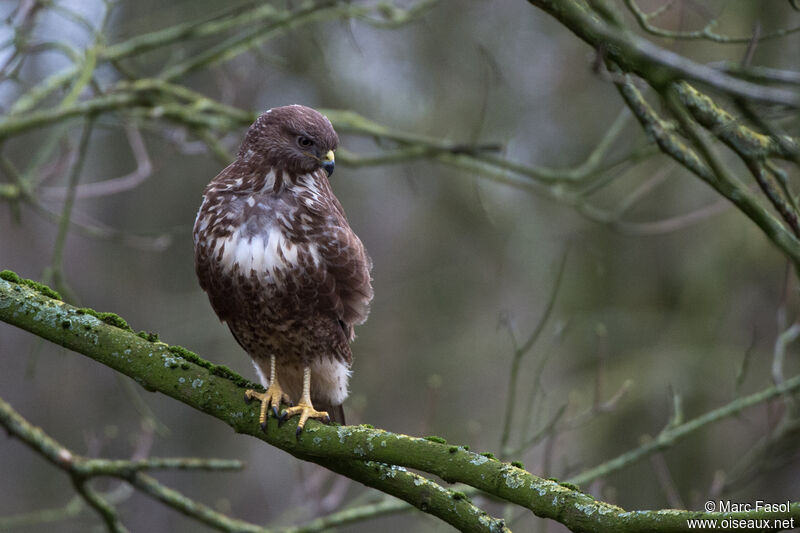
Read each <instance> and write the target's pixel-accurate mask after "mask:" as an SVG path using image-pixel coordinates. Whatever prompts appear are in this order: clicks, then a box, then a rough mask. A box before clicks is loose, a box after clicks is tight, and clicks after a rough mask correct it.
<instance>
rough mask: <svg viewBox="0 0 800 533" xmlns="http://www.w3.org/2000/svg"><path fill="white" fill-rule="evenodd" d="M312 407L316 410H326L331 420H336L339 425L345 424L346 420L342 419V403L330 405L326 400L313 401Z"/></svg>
mask: <svg viewBox="0 0 800 533" xmlns="http://www.w3.org/2000/svg"><path fill="white" fill-rule="evenodd" d="M314 409H317V410H318V411H327V412H328V416H330V417H331V422H338V423H339V424H341V425H343V426H344V425H345V424H346V422H345V421H344V407H342V404H339V405H331V404H329V403H326V402H316V401H315V402H314Z"/></svg>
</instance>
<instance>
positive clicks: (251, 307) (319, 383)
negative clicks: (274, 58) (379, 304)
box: [193, 105, 372, 435]
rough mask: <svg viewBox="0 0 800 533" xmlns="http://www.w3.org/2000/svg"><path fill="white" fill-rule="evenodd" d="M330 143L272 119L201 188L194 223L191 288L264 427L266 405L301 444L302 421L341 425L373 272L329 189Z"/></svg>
mask: <svg viewBox="0 0 800 533" xmlns="http://www.w3.org/2000/svg"><path fill="white" fill-rule="evenodd" d="M338 144H339V138H338V136H337V135H336V132H335V131H334V129H333V126H332V125H331V123H330V121H329V120H328V119H327V118H326V117H325V116H323V115H322V114H320V113H319V112H317V111H315V110H314V109H311V108H308V107H305V106H300V105H291V106H285V107H276V108H273V109H270V110H269V111H267V112H266V113H263V114H262V115H261V116H259V117H258V119H257V120H256V121H255V122H254V123H253V125H252V126H250V129H249V130H248V131H247V135H246V136H245V139H244V142H243V143H242V146H241V148H240V149H239V153H238V155H237V156H236V160H235V161H234V162H233V163H231V164H230V165H228V167H226V168H225V169H224V170H223V171H222V172H220V173H219V175H217V177H215V178H214V179H213V180H211V183H209V184H208V186H207V187H206V189H205V191H204V194H203V203H202V204H201V206H200V210H199V211H198V213H197V219H196V220H195V223H194V231H193V238H194V259H195V270H196V272H197V277H198V278H199V280H200V286H201V287H202V288H203V290H204V291H206V293H207V294H208V298H209V300H210V301H211V306H212V307H213V308H214V311H215V312H216V314H217V316H218V317H219V318H220V320H221V321H223V322H224V323H225V324H227V326H228V328H229V329H230V330H231V333H233V336H234V337H235V338H236V340H237V341H238V342H239V344H240V345H241V346H242V348H244V349H245V351H246V352H247V353H248V354H249V355H250V357H251V358H252V359H253V364H254V365H255V368H256V371H257V372H258V375H259V377H260V378H261V382H262V383H263V384H264V386H265V387H266V392H265V393H260V392H257V391H254V390H248V391H246V392H245V399H246V400H247V401H250V400H252V399H254V398H255V399H258V400H260V401H261V416H260V422H261V427H262V428H263V429H266V421H267V416H268V409H269V408H270V407H271V408H272V412H273V414H274V416H275V417H276V418H279V419H280V420H281V421H284V420H286V419H287V418H288V417H291V416H296V415H299V416H300V419H299V421H298V423H297V434H298V435H299V434H300V432H301V431H302V430H303V427H304V426H305V423H306V421H307V420H308V419H309V418H314V419H319V420H321V421H323V422H329V421H330V420H331V419H333V420H335V421H337V422H339V423H341V424H344V423H345V419H344V411H343V409H342V402H343V401H344V399H345V398H346V397H347V381H348V378H349V376H350V365H351V362H352V357H353V356H352V352H351V351H350V342H351V341H352V340H353V338H354V333H353V326H355V325H357V324H361V323H363V322H364V321H365V320H366V319H367V314H368V312H369V303H370V301H371V300H372V285H371V281H370V270H371V269H372V263H371V261H370V258H369V256H368V255H367V252H366V250H365V249H364V245H363V244H362V243H361V241H360V240H359V239H358V237H357V236H356V234H355V233H353V230H352V229H350V225H349V224H348V222H347V217H346V216H345V214H344V210H343V209H342V206H341V204H340V203H339V201H338V200H337V199H336V197H335V196H334V195H333V192H332V191H331V186H330V183H329V181H328V177H329V176H330V175H331V173H332V172H333V167H334V155H333V152H334V150H335V149H336V147H337V145H338ZM281 402H285V403H287V404H289V405H290V407H289V408H288V409H286V410H284V411H283V412H282V413H280V415H279V406H280V404H281ZM292 402H296V405H294V404H293V403H292Z"/></svg>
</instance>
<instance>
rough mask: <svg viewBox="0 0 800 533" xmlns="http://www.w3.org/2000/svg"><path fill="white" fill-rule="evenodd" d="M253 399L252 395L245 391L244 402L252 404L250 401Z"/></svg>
mask: <svg viewBox="0 0 800 533" xmlns="http://www.w3.org/2000/svg"><path fill="white" fill-rule="evenodd" d="M252 401H253V399H252V398H251V397H250V395H249V394H247V393H246V392H245V393H244V403H246V404H247V405H250V402H252Z"/></svg>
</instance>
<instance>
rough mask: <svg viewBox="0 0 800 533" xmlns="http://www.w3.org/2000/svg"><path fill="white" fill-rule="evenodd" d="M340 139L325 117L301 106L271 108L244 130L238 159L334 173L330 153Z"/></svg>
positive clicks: (300, 170) (290, 169)
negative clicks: (244, 133)
mask: <svg viewBox="0 0 800 533" xmlns="http://www.w3.org/2000/svg"><path fill="white" fill-rule="evenodd" d="M338 145H339V137H338V136H337V135H336V132H335V131H334V129H333V125H331V122H330V120H328V119H327V117H325V116H324V115H322V114H321V113H319V112H318V111H315V110H314V109H311V108H310V107H305V106H302V105H289V106H284V107H274V108H272V109H270V110H269V111H267V112H265V113H263V114H262V115H261V116H260V117H258V119H257V120H256V121H255V122H254V123H253V125H252V126H250V129H249V130H248V131H247V135H246V136H245V139H244V142H243V143H242V147H241V149H240V150H239V157H240V158H245V159H251V158H253V157H258V158H259V159H262V160H263V161H264V162H265V163H266V164H267V165H269V166H270V167H272V168H277V169H281V170H284V171H288V172H290V173H293V174H308V173H311V172H314V171H316V170H317V169H319V168H323V169H324V170H325V172H326V173H327V174H328V176H330V175H331V174H332V173H333V166H334V157H333V151H334V150H336V147H337V146H338Z"/></svg>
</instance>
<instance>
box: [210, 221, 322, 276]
mask: <svg viewBox="0 0 800 533" xmlns="http://www.w3.org/2000/svg"><path fill="white" fill-rule="evenodd" d="M242 233H243V232H242V228H241V227H240V228H237V229H236V230H235V231H233V233H231V234H230V235H229V236H227V237H225V238H224V239H219V240H218V241H217V246H216V248H215V249H214V255H215V256H216V255H218V254H219V252H220V249H221V250H222V257H221V258H220V263H221V265H222V267H223V268H224V269H225V270H229V271H232V270H233V269H234V266H235V265H238V269H239V272H241V273H244V274H249V273H251V272H255V273H256V274H262V275H263V274H270V275H274V274H275V273H276V272H278V271H285V270H287V269H291V268H295V267H297V265H298V261H297V252H298V250H297V246H295V245H294V244H293V243H291V242H289V241H288V240H287V239H286V236H285V235H284V234H283V232H282V231H281V230H280V228H278V227H276V226H272V227H270V228H269V230H268V231H267V235H266V242H265V241H264V237H263V236H261V235H254V236H252V237H249V238H245V237H243V236H242ZM312 256H314V258H315V260H316V258H317V256H318V253H316V250H314V251H313V252H312Z"/></svg>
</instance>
